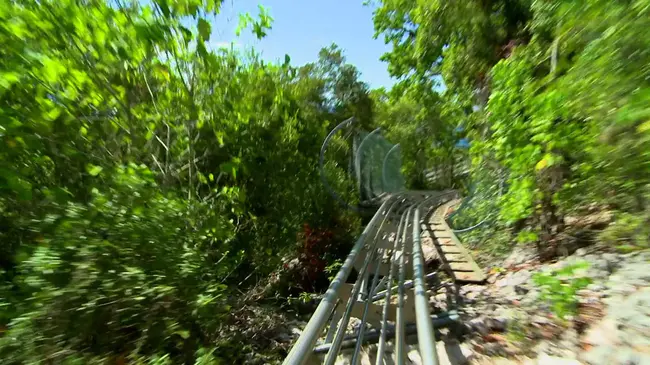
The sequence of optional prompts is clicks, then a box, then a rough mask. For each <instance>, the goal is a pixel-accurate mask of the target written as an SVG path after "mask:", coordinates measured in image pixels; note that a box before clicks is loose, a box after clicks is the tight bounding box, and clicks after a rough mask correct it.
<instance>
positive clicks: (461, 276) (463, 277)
mask: <svg viewBox="0 0 650 365" xmlns="http://www.w3.org/2000/svg"><path fill="white" fill-rule="evenodd" d="M454 276H455V278H456V280H457V281H465V282H473V283H480V282H482V281H484V280H485V275H483V274H479V273H476V272H454Z"/></svg>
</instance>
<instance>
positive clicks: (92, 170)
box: [86, 163, 104, 176]
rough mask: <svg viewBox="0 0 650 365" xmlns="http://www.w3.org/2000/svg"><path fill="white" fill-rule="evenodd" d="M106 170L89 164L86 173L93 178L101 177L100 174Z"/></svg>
mask: <svg viewBox="0 0 650 365" xmlns="http://www.w3.org/2000/svg"><path fill="white" fill-rule="evenodd" d="M103 169H104V168H103V167H101V166H97V165H93V164H90V163H89V164H88V165H86V171H87V172H88V173H89V174H90V175H91V176H97V175H99V173H100V172H102V170H103Z"/></svg>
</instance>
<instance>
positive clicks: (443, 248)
mask: <svg viewBox="0 0 650 365" xmlns="http://www.w3.org/2000/svg"><path fill="white" fill-rule="evenodd" d="M437 247H439V248H440V250H441V251H442V253H443V255H447V254H448V253H459V254H460V253H463V251H461V250H460V248H458V247H456V246H437Z"/></svg>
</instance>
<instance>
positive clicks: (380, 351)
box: [372, 214, 406, 365]
mask: <svg viewBox="0 0 650 365" xmlns="http://www.w3.org/2000/svg"><path fill="white" fill-rule="evenodd" d="M404 221H405V216H404V214H402V216H401V217H400V220H399V224H398V225H397V234H396V235H395V244H394V245H393V252H392V253H391V260H390V269H389V270H388V281H387V282H386V294H385V295H384V296H385V297H386V300H385V301H384V308H383V309H382V313H381V330H380V334H379V346H378V347H377V361H376V362H375V364H376V365H381V364H383V362H384V361H383V359H384V348H385V347H386V327H387V322H388V308H389V307H390V298H391V296H392V291H393V276H394V275H395V267H396V266H397V265H396V264H395V261H396V260H397V249H398V248H399V245H400V243H401V244H402V254H403V253H404V247H405V246H406V245H405V243H404V242H403V241H402V238H401V237H400V233H402V230H404ZM374 299H375V297H373V298H372V301H373V302H374V301H375V300H374Z"/></svg>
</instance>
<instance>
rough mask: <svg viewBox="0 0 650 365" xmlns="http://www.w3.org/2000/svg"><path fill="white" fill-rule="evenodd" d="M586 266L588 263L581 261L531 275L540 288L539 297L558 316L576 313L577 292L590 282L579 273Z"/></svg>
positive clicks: (562, 316) (563, 316) (586, 267)
mask: <svg viewBox="0 0 650 365" xmlns="http://www.w3.org/2000/svg"><path fill="white" fill-rule="evenodd" d="M588 268H589V263H588V262H586V261H581V262H577V263H575V264H571V265H568V266H565V267H563V268H561V269H558V270H555V271H552V272H549V273H545V272H539V273H536V274H535V275H533V282H534V283H535V285H537V286H538V287H539V288H540V290H541V293H540V294H541V295H540V299H542V300H544V301H547V302H549V304H550V305H551V310H552V311H553V313H555V315H557V316H558V317H559V318H562V319H565V318H566V317H567V316H569V315H574V314H576V313H577V310H578V296H577V293H578V291H579V290H581V289H584V288H586V287H587V285H589V284H591V278H588V277H585V276H584V275H583V274H581V272H582V273H584V272H585V270H586V269H588Z"/></svg>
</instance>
